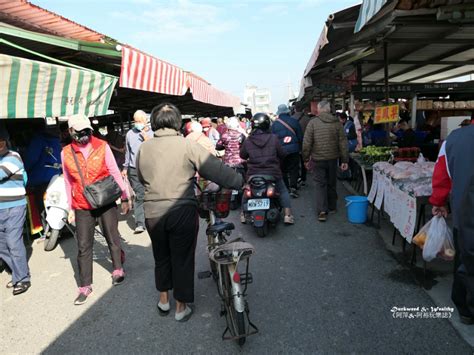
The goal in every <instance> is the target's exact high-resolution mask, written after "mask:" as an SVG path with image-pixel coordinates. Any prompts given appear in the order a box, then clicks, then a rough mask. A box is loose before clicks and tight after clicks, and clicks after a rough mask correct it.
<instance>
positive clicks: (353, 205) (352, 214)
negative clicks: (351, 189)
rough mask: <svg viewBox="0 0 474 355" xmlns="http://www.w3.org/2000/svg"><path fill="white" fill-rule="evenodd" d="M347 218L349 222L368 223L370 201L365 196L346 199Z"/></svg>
mask: <svg viewBox="0 0 474 355" xmlns="http://www.w3.org/2000/svg"><path fill="white" fill-rule="evenodd" d="M346 207H347V218H348V219H349V222H351V223H355V224H362V223H365V222H366V221H367V208H368V207H369V200H367V197H365V196H347V197H346Z"/></svg>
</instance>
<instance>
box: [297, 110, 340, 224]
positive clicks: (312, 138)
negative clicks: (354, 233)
mask: <svg viewBox="0 0 474 355" xmlns="http://www.w3.org/2000/svg"><path fill="white" fill-rule="evenodd" d="M330 111H331V105H330V104H329V102H327V101H321V102H320V103H319V104H318V112H319V116H318V117H316V118H315V119H313V120H312V121H311V122H310V123H309V124H308V127H307V128H306V133H305V135H304V142H303V159H304V161H305V164H307V168H309V166H310V165H313V166H314V180H315V181H316V208H317V213H318V219H319V221H320V222H325V221H326V218H327V214H328V212H335V211H336V207H337V206H336V204H337V192H336V184H337V179H336V175H337V162H338V160H340V161H341V170H343V171H346V170H347V168H348V162H349V151H348V147H347V138H346V134H345V133H344V128H343V127H342V125H341V123H340V122H339V120H338V119H337V118H336V117H334V116H333V115H331V114H330ZM310 160H311V164H309V162H310Z"/></svg>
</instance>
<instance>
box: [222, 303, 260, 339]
mask: <svg viewBox="0 0 474 355" xmlns="http://www.w3.org/2000/svg"><path fill="white" fill-rule="evenodd" d="M225 313H227V312H224V314H223V315H225ZM249 313H250V311H249V307H248V303H247V301H246V302H245V319H246V321H247V322H246V323H247V326H246V329H247V332H246V333H245V334H242V335H237V334H234V332H233V331H232V327H231V326H229V317H228V316H226V317H225V319H226V323H227V327H226V328H225V330H224V333H222V340H239V339H241V338H246V337H249V336H251V335H255V334H258V332H259V330H258V328H257V326H256V325H255V324H253V323H252V322H251V321H250V317H249ZM226 334H229V335H226Z"/></svg>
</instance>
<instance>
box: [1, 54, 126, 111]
mask: <svg viewBox="0 0 474 355" xmlns="http://www.w3.org/2000/svg"><path fill="white" fill-rule="evenodd" d="M0 84H1V85H0V87H3V88H4V90H3V91H2V90H0V119H6V118H33V117H67V116H70V115H72V114H85V115H87V116H89V117H90V116H94V115H96V116H98V115H102V114H105V113H106V112H107V110H108V107H109V103H110V99H111V97H112V93H113V90H114V88H115V85H116V84H117V78H116V77H113V76H110V75H108V74H100V73H98V72H95V71H87V70H78V69H75V68H68V67H64V66H60V65H56V64H50V63H43V62H39V61H34V60H30V59H26V58H19V57H14V56H9V55H5V54H0Z"/></svg>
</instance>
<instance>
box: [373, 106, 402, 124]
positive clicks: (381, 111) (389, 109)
mask: <svg viewBox="0 0 474 355" xmlns="http://www.w3.org/2000/svg"><path fill="white" fill-rule="evenodd" d="M399 111H400V108H399V106H398V105H387V106H381V107H376V108H375V118H374V124H379V123H389V122H397V121H398V118H399V113H400V112H399Z"/></svg>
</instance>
